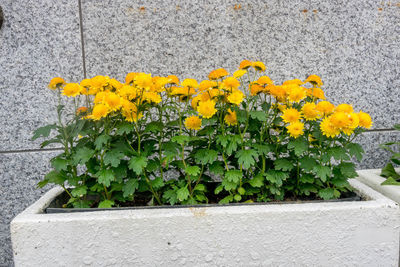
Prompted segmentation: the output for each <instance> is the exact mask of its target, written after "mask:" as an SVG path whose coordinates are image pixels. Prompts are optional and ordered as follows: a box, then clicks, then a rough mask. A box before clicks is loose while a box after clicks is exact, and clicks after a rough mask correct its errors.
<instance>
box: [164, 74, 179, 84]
mask: <svg viewBox="0 0 400 267" xmlns="http://www.w3.org/2000/svg"><path fill="white" fill-rule="evenodd" d="M167 78H168V79H169V83H171V84H179V79H178V77H176V76H175V75H168V76H167Z"/></svg>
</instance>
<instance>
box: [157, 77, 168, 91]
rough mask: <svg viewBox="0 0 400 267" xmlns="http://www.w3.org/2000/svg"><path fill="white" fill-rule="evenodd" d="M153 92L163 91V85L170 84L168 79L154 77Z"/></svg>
mask: <svg viewBox="0 0 400 267" xmlns="http://www.w3.org/2000/svg"><path fill="white" fill-rule="evenodd" d="M153 82H154V87H155V91H156V92H158V93H160V92H163V91H164V90H165V85H167V84H168V83H170V79H169V78H166V77H154V78H153Z"/></svg>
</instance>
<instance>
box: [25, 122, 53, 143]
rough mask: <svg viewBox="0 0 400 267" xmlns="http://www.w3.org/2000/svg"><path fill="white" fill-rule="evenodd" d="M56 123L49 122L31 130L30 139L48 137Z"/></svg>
mask: <svg viewBox="0 0 400 267" xmlns="http://www.w3.org/2000/svg"><path fill="white" fill-rule="evenodd" d="M56 128H57V125H55V124H50V125H46V126H43V127H40V128H38V129H36V130H35V131H34V132H33V136H32V139H31V140H32V141H33V140H36V139H38V138H39V137H48V136H49V135H50V132H51V130H53V129H56Z"/></svg>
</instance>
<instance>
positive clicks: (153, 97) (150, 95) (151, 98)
mask: <svg viewBox="0 0 400 267" xmlns="http://www.w3.org/2000/svg"><path fill="white" fill-rule="evenodd" d="M143 98H144V100H146V101H148V102H150V103H156V104H158V103H160V102H161V100H162V99H161V96H160V95H159V94H157V93H156V92H145V93H144V94H143Z"/></svg>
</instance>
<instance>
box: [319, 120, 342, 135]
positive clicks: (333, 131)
mask: <svg viewBox="0 0 400 267" xmlns="http://www.w3.org/2000/svg"><path fill="white" fill-rule="evenodd" d="M319 127H320V129H321V131H322V134H323V135H325V136H327V137H335V136H337V135H339V134H340V129H338V128H336V127H335V126H334V125H333V123H332V122H331V117H325V118H324V119H323V120H322V121H321V123H320V125H319Z"/></svg>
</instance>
